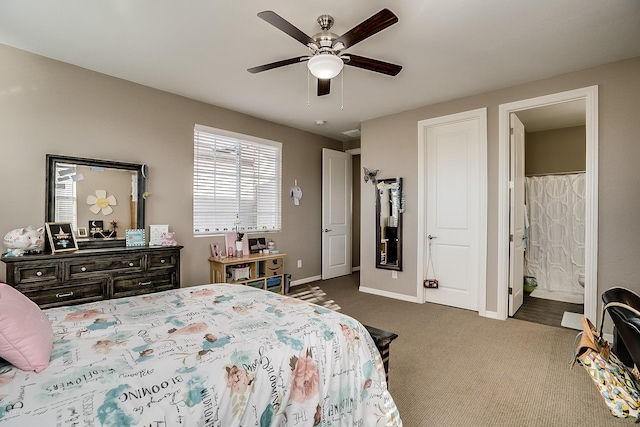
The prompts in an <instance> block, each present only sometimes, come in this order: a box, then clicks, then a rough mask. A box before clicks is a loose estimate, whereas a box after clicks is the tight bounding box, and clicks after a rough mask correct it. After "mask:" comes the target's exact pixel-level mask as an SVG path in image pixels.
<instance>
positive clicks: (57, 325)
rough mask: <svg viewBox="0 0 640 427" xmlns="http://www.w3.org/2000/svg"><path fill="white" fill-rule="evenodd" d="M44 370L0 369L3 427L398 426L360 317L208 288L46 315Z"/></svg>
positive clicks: (240, 290) (257, 293)
mask: <svg viewBox="0 0 640 427" xmlns="http://www.w3.org/2000/svg"><path fill="white" fill-rule="evenodd" d="M45 312H46V313H47V316H48V317H49V319H50V320H51V323H52V326H53V330H54V334H55V337H54V347H53V353H52V356H51V363H50V365H49V367H48V368H47V369H45V370H44V371H43V372H41V373H38V374H36V373H34V372H23V371H20V370H18V369H16V368H14V367H13V366H11V365H8V364H4V365H2V364H0V426H2V427H4V426H5V425H7V426H9V425H11V426H13V425H15V426H37V427H48V426H82V427H90V426H96V427H98V426H112V427H126V426H145V427H148V426H152V427H169V426H207V427H208V426H218V427H232V426H260V427H263V426H280V427H285V426H296V427H298V426H361V427H372V426H398V427H399V426H402V421H401V420H400V417H399V415H398V411H397V408H396V405H395V403H394V401H393V399H392V398H391V396H390V394H389V393H388V391H387V384H386V382H385V373H384V369H383V365H382V361H381V359H380V355H379V353H378V351H377V350H376V347H375V344H374V343H373V340H372V339H371V337H370V336H369V334H368V333H367V331H366V329H364V327H363V326H362V325H361V324H360V323H359V322H357V321H356V320H354V319H352V318H350V317H348V316H345V315H343V314H340V313H337V312H334V311H331V310H328V309H325V308H323V307H320V306H317V305H314V304H309V303H307V302H304V301H301V300H298V299H295V298H290V297H286V296H282V295H279V294H275V293H272V292H267V291H262V290H259V289H254V288H251V287H247V286H239V285H227V284H214V285H203V286H197V287H191V288H181V289H175V290H171V291H166V292H160V293H156V294H148V295H144V296H139V297H131V298H122V299H116V300H108V301H101V302H97V303H91V304H83V305H78V306H70V307H62V308H54V309H48V310H45Z"/></svg>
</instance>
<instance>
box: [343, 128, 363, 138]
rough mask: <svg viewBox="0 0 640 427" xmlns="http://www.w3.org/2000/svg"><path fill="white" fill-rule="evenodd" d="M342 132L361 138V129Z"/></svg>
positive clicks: (345, 134) (350, 136) (351, 136)
mask: <svg viewBox="0 0 640 427" xmlns="http://www.w3.org/2000/svg"><path fill="white" fill-rule="evenodd" d="M342 134H343V135H344V136H348V137H349V138H360V129H353V130H346V131H344V132H342Z"/></svg>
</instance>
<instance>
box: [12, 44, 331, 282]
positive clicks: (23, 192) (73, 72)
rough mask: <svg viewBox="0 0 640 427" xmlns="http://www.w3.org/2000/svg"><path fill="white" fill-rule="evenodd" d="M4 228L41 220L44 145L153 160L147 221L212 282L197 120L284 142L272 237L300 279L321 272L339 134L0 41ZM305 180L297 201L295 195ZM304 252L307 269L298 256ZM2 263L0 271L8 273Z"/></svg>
mask: <svg viewBox="0 0 640 427" xmlns="http://www.w3.org/2000/svg"><path fill="white" fill-rule="evenodd" d="M0 64H2V66H1V67H0V159H1V162H2V165H1V167H0V182H2V186H1V190H0V199H1V200H2V203H1V204H0V233H2V235H3V236H4V233H6V232H7V231H9V230H12V229H14V228H18V227H24V226H27V225H33V226H35V227H39V226H41V225H42V224H43V222H44V212H45V206H44V200H45V167H46V165H45V154H47V153H53V154H60V155H68V156H77V157H90V158H97V159H105V160H116V161H122V162H131V163H146V164H147V165H148V166H149V183H148V191H149V192H151V197H149V198H148V199H147V203H146V212H147V216H146V224H147V225H148V224H169V225H170V229H171V230H172V231H175V232H176V235H175V238H176V240H177V241H178V243H180V244H181V245H184V246H185V248H184V249H183V251H182V269H181V274H182V284H183V286H189V285H196V284H201V283H208V282H209V281H210V279H209V264H208V261H207V258H208V257H209V256H210V254H211V251H210V246H209V245H210V243H214V242H217V243H219V244H221V245H222V246H223V239H222V238H216V239H214V238H194V237H193V236H192V232H191V227H192V214H191V208H192V197H191V194H192V190H191V187H192V171H193V127H194V125H195V124H196V123H198V124H202V125H206V126H211V127H215V128H221V129H226V130H229V131H233V132H239V133H244V134H248V135H253V136H257V137H260V138H266V139H270V140H274V141H279V142H282V143H283V172H282V186H283V203H282V207H283V212H282V223H283V225H282V232H280V233H276V234H272V235H269V237H273V239H274V240H275V242H276V245H277V247H278V249H280V250H281V251H282V252H286V253H288V254H289V256H288V257H287V258H286V259H285V271H286V272H287V273H291V274H292V279H293V280H297V279H301V278H307V277H312V276H317V275H319V274H320V271H321V270H320V267H321V266H320V263H321V256H320V247H321V240H320V237H321V236H320V232H319V230H320V229H321V189H322V184H321V172H322V148H323V147H326V148H331V149H334V150H341V149H342V142H339V141H335V140H332V139H328V138H323V137H320V136H318V135H314V134H310V133H307V132H302V131H299V130H296V129H292V128H290V127H286V126H282V125H277V124H274V123H271V122H267V121H264V120H260V119H257V118H254V117H250V116H247V115H243V114H239V113H236V112H233V111H229V110H225V109H223V108H219V107H215V106H212V105H208V104H204V103H201V102H197V101H193V100H190V99H187V98H183V97H180V96H176V95H172V94H169V93H166V92H162V91H159V90H155V89H151V88H148V87H144V86H140V85H137V84H134V83H131V82H127V81H124V80H120V79H116V78H112V77H108V76H106V75H103V74H99V73H95V72H92V71H88V70H86V69H82V68H79V67H75V66H72V65H69V64H65V63H62V62H58V61H53V60H50V59H47V58H44V57H41V56H37V55H34V54H31V53H27V52H24V51H21V50H17V49H14V48H11V47H8V46H5V45H0ZM274 108H277V106H274ZM294 180H297V181H298V185H299V186H300V187H301V188H302V190H303V192H304V198H303V199H302V201H301V203H300V206H294V205H293V202H292V200H291V199H290V198H289V197H288V195H289V188H291V187H292V186H293V184H294ZM297 259H302V261H303V262H302V266H303V267H302V268H301V269H298V268H296V260H297ZM4 274H5V272H4V268H2V267H0V279H2V278H4V277H5V276H4Z"/></svg>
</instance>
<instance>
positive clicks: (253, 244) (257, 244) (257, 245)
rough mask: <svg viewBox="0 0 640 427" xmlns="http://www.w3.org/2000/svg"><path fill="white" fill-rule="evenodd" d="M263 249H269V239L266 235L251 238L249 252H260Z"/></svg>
mask: <svg viewBox="0 0 640 427" xmlns="http://www.w3.org/2000/svg"><path fill="white" fill-rule="evenodd" d="M262 249H267V239H266V238H265V237H257V238H255V239H254V238H251V239H249V253H252V254H259V253H260V251H261V250H262Z"/></svg>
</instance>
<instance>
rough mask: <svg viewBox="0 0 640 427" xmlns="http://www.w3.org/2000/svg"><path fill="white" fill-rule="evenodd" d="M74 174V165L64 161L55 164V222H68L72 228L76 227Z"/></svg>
mask: <svg viewBox="0 0 640 427" xmlns="http://www.w3.org/2000/svg"><path fill="white" fill-rule="evenodd" d="M75 174H76V166H75V165H69V164H64V163H57V164H56V177H55V179H56V182H55V189H56V195H55V197H56V199H55V200H56V206H55V217H54V218H55V219H56V221H57V222H70V223H71V228H72V229H73V230H77V229H78V217H77V212H78V209H77V199H76V181H75V179H74V177H75Z"/></svg>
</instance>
